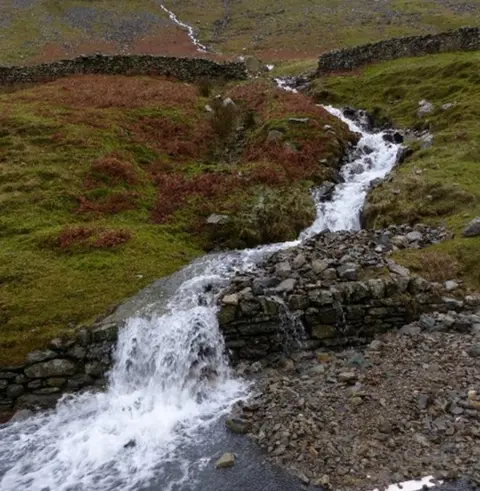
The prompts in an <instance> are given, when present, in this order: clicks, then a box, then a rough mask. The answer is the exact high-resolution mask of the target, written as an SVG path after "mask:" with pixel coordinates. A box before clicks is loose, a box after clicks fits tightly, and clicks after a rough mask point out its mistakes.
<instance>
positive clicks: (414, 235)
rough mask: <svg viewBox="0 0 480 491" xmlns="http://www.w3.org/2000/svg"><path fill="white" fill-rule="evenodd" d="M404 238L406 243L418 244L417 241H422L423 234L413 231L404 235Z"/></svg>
mask: <svg viewBox="0 0 480 491" xmlns="http://www.w3.org/2000/svg"><path fill="white" fill-rule="evenodd" d="M406 238H407V240H408V242H418V241H419V240H422V238H423V234H422V233H421V232H417V231H413V232H409V233H408V234H407V235H406Z"/></svg>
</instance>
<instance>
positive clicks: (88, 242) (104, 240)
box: [57, 226, 132, 250]
mask: <svg viewBox="0 0 480 491" xmlns="http://www.w3.org/2000/svg"><path fill="white" fill-rule="evenodd" d="M131 236H132V234H131V233H130V231H128V230H124V229H120V230H109V229H102V228H99V229H97V228H88V227H83V226H79V227H67V228H65V229H63V230H62V231H61V232H60V235H59V237H58V241H57V245H58V247H59V248H60V249H62V250H68V249H72V248H74V247H84V248H95V249H111V248H112V247H116V246H118V245H121V244H125V242H127V241H128V240H130V238H131Z"/></svg>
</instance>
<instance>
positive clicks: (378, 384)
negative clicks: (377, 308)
mask: <svg viewBox="0 0 480 491" xmlns="http://www.w3.org/2000/svg"><path fill="white" fill-rule="evenodd" d="M238 370H239V371H240V372H241V373H252V372H257V373H256V375H254V377H255V380H256V386H257V389H258V394H257V395H256V396H255V397H253V398H252V399H251V400H250V401H249V402H248V403H246V404H245V405H244V407H243V408H236V409H235V410H234V413H233V415H232V417H231V418H230V419H229V420H227V427H229V428H230V429H231V430H233V431H234V432H237V433H246V432H248V434H249V436H250V437H251V438H252V439H254V440H255V441H257V442H258V443H259V444H260V445H261V447H263V448H264V449H266V451H267V453H268V455H269V457H270V459H271V460H272V461H273V462H275V463H277V464H280V465H281V466H283V467H285V468H287V469H289V470H290V471H291V472H293V473H294V474H295V475H297V476H298V477H300V478H301V479H302V480H303V481H304V482H305V483H309V484H311V485H316V486H321V487H324V488H330V487H331V488H333V489H336V490H340V491H341V490H353V489H354V490H356V491H361V490H371V489H374V488H376V487H379V488H381V487H382V486H385V485H387V484H390V483H392V482H403V481H406V480H409V479H413V478H419V477H424V476H428V475H433V476H435V478H437V479H443V480H445V479H447V480H449V479H457V478H460V477H461V478H465V477H467V478H468V479H471V480H472V482H477V483H478V482H480V335H479V334H478V332H471V333H452V332H428V333H427V332H417V331H416V330H414V329H406V330H405V332H404V333H389V334H386V335H384V336H383V337H381V338H379V339H377V340H375V341H374V342H373V343H371V344H370V345H369V346H368V347H366V348H365V349H361V350H358V349H356V350H355V349H348V350H346V351H342V352H333V351H330V352H329V351H317V352H315V353H302V354H296V355H294V356H293V357H292V358H280V359H277V360H270V362H269V363H268V364H267V363H263V364H260V363H259V362H256V363H255V364H253V365H246V364H242V365H240V366H239V367H238Z"/></svg>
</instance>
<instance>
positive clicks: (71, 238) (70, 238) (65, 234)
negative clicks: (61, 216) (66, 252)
mask: <svg viewBox="0 0 480 491" xmlns="http://www.w3.org/2000/svg"><path fill="white" fill-rule="evenodd" d="M93 234H94V230H93V229H91V228H87V227H67V228H65V229H63V230H62V231H61V232H60V235H59V237H58V241H57V245H58V247H59V248H60V249H70V248H72V247H73V246H76V245H79V244H84V243H85V242H87V240H88V239H89V238H90V237H92V235H93Z"/></svg>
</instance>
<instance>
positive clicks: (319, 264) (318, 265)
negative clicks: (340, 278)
mask: <svg viewBox="0 0 480 491" xmlns="http://www.w3.org/2000/svg"><path fill="white" fill-rule="evenodd" d="M312 269H313V272H314V273H315V274H321V273H323V272H324V271H325V270H326V269H328V261H322V260H316V261H313V263H312ZM335 276H336V273H335Z"/></svg>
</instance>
